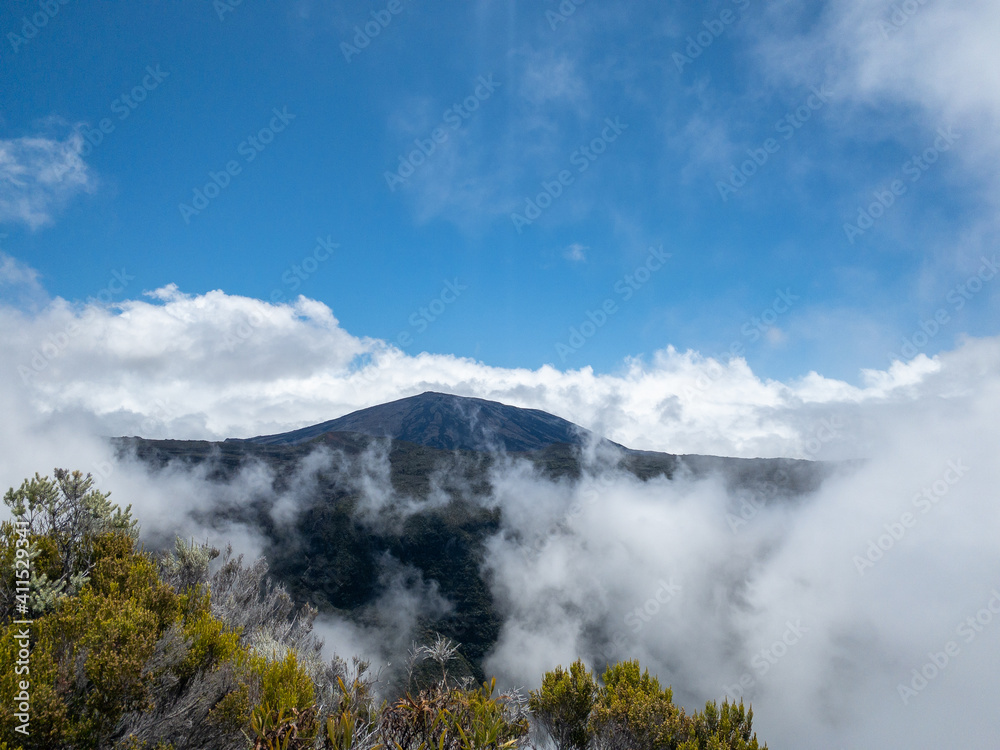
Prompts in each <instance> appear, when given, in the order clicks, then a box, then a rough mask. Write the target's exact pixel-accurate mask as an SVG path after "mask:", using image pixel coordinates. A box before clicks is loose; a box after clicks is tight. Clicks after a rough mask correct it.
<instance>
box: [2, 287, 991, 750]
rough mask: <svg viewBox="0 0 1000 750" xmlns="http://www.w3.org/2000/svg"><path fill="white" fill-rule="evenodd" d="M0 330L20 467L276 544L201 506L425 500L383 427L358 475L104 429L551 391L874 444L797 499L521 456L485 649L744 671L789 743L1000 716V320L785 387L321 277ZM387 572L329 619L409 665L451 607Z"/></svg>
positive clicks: (11, 316) (79, 308)
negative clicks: (395, 465)
mask: <svg viewBox="0 0 1000 750" xmlns="http://www.w3.org/2000/svg"><path fill="white" fill-rule="evenodd" d="M0 337H2V347H3V351H4V352H5V355H6V356H5V357H4V358H3V362H2V364H0V385H2V387H0V409H2V410H3V413H4V415H5V422H4V429H3V430H2V431H0V482H2V483H4V484H6V485H8V486H9V485H12V484H16V483H18V482H19V481H20V480H21V478H23V477H24V476H27V475H29V474H31V473H33V472H34V471H43V472H44V471H48V470H50V469H51V467H53V466H67V467H79V468H82V469H84V470H90V471H94V472H95V473H96V474H99V475H100V477H99V478H100V482H101V485H102V487H104V488H107V489H110V490H112V492H113V497H114V498H115V499H116V500H118V501H119V502H133V503H134V504H135V506H136V507H135V511H136V513H137V515H138V517H139V518H140V519H141V520H142V522H143V524H144V527H146V528H147V533H150V534H152V533H156V532H159V533H163V534H166V533H169V532H175V533H182V534H186V535H188V536H195V538H198V539H201V538H204V536H205V535H206V534H210V535H212V536H211V538H210V541H212V542H213V543H217V544H218V543H222V542H223V541H224V540H225V539H226V538H234V539H235V540H236V543H237V546H238V548H240V550H241V551H246V552H248V553H250V554H255V553H256V552H257V551H259V550H260V549H262V548H263V546H264V543H263V542H262V540H261V539H260V537H259V536H258V535H257V533H256V532H255V531H253V530H251V529H250V527H248V526H244V525H239V526H237V525H230V526H213V525H211V524H208V523H206V522H205V516H204V514H203V513H201V515H199V513H200V512H201V511H203V510H204V509H205V508H213V507H214V508H225V507H227V505H232V504H237V503H247V502H252V501H253V500H254V499H255V498H257V499H259V498H265V497H266V498H267V499H268V502H269V503H271V506H270V507H271V509H272V511H271V512H272V516H271V518H272V519H273V520H274V521H275V522H276V523H278V524H282V523H284V524H287V523H290V522H291V521H292V520H294V519H295V518H296V517H297V513H298V512H299V511H300V509H301V502H302V499H303V498H305V497H307V496H308V495H309V494H310V492H312V491H313V490H314V488H315V487H316V486H317V484H316V483H317V482H318V481H319V480H318V477H319V476H320V475H323V474H337V472H341V474H342V475H343V476H342V478H343V480H344V481H345V482H347V483H348V484H350V483H351V482H353V484H351V487H353V488H354V490H355V491H356V492H360V493H362V495H364V498H365V500H364V502H362V503H360V504H359V508H361V509H362V510H363V512H364V513H367V514H368V517H369V520H371V519H373V518H379V517H383V516H386V515H387V514H391V513H395V512H397V511H398V508H399V506H400V505H402V506H403V509H404V510H405V509H406V504H407V503H409V502H411V500H412V499H409V498H405V497H399V496H397V495H395V494H393V493H392V490H391V483H390V482H389V480H388V474H387V469H386V464H385V462H386V456H385V455H384V451H383V452H381V453H380V452H379V450H378V448H377V447H376V448H374V449H373V450H372V451H371V453H370V455H369V456H368V457H367V458H366V466H365V467H361V468H358V466H352V467H349V470H348V469H347V468H343V467H342V466H341V464H340V463H338V461H339V460H340V459H338V457H337V455H336V454H335V453H325V452H319V453H315V454H313V455H312V456H310V457H309V458H308V459H307V460H305V461H303V462H302V463H301V464H300V466H299V467H298V469H297V473H296V474H295V475H294V476H292V477H290V478H285V479H283V480H282V482H279V483H277V484H276V483H275V476H274V475H273V474H272V473H271V470H270V469H268V468H267V467H266V466H264V465H262V464H248V465H246V466H244V467H243V468H242V469H241V470H240V471H238V472H237V473H236V474H235V475H233V476H232V477H231V478H230V480H229V481H227V482H220V481H218V480H217V479H216V478H213V476H212V475H211V474H210V472H209V471H208V469H207V468H206V469H199V470H192V469H190V468H184V467H181V466H174V465H171V466H168V467H166V468H165V469H163V470H160V471H157V472H154V473H150V472H149V471H148V470H147V469H146V468H145V467H143V466H140V465H139V464H137V463H135V462H132V461H127V460H126V461H116V460H115V458H114V457H113V456H112V451H111V449H110V447H109V446H108V444H107V443H106V442H105V441H104V440H102V439H101V437H100V436H102V435H116V434H131V433H141V434H144V435H146V436H149V437H184V438H208V439H218V438H222V437H228V436H248V435H254V434H264V433H274V432H277V431H280V430H285V429H291V428H295V427H301V426H304V425H306V424H314V423H316V422H319V421H322V420H326V419H330V418H333V417H336V416H339V415H341V414H344V413H346V412H349V411H351V410H353V409H356V408H360V407H364V406H369V405H372V404H375V403H380V402H384V401H388V400H391V399H394V398H399V397H403V396H407V395H412V394H415V393H419V392H422V391H424V390H439V391H447V392H451V393H456V394H460V395H470V396H477V397H481V398H490V399H496V400H500V401H504V402H507V403H511V404H514V405H518V406H524V407H531V408H539V409H544V410H546V411H550V412H552V413H555V414H558V415H560V416H563V417H566V418H569V419H572V420H573V421H576V422H577V423H579V424H581V425H582V426H584V427H587V428H590V429H592V430H594V431H596V432H598V433H601V434H604V435H606V436H608V437H610V438H612V439H614V440H616V441H617V442H620V443H623V444H625V445H628V446H630V447H636V448H645V449H656V450H666V451H671V452H675V453H694V452H699V453H713V454H722V455H740V456H753V455H772V456H777V455H788V456H798V457H807V458H862V459H864V460H863V461H862V462H860V463H852V464H849V465H845V467H844V469H843V470H842V471H839V472H835V473H834V475H832V476H831V477H829V478H828V479H827V480H826V481H825V482H824V483H823V485H822V486H821V487H820V488H819V490H817V491H816V492H814V493H812V494H811V495H809V496H807V497H805V498H802V499H800V500H799V501H797V502H792V503H790V502H782V501H779V500H777V499H766V498H765V499H761V498H759V497H755V496H753V495H750V494H747V493H740V492H737V491H734V490H732V489H731V488H730V487H729V486H728V485H727V484H726V483H725V482H724V481H723V480H721V479H720V478H717V477H712V476H707V477H693V476H684V475H683V474H681V475H678V476H677V477H675V479H674V480H672V481H667V480H665V479H662V478H661V479H654V480H650V481H647V482H640V481H638V480H637V479H635V478H634V477H632V476H631V475H629V474H627V473H624V472H622V471H620V469H619V468H618V467H617V464H616V458H615V455H614V453H613V452H612V454H610V455H608V454H606V453H602V452H600V451H592V452H591V453H588V454H587V456H586V460H587V470H586V471H585V472H584V475H583V476H582V477H581V478H580V479H579V480H578V481H569V480H563V481H554V480H552V479H551V478H545V477H543V476H539V475H537V474H536V473H535V471H534V469H533V468H532V467H531V466H529V465H527V464H523V463H518V462H517V461H509V462H506V463H502V464H500V465H499V466H498V467H497V468H496V469H495V470H494V472H493V474H492V475H491V480H490V488H491V489H490V492H489V496H488V498H486V500H485V502H488V503H491V504H493V505H494V506H496V507H499V508H501V509H502V522H501V528H500V530H499V532H498V533H497V535H496V536H495V537H493V538H492V539H491V540H490V541H489V543H488V545H487V548H486V557H485V559H484V563H483V564H484V567H485V569H486V570H488V571H490V574H491V580H492V585H493V587H494V594H495V596H496V598H497V601H498V602H499V603H500V605H501V608H502V611H503V612H504V616H505V618H504V623H503V627H502V630H501V633H500V638H499V641H498V643H497V645H496V648H495V649H494V651H493V653H492V654H491V656H490V657H489V660H488V662H487V666H488V668H489V669H490V670H493V671H495V672H496V673H498V674H499V675H500V676H501V677H502V678H503V679H504V680H505V681H506V682H510V683H516V684H521V685H531V684H534V683H536V681H537V679H538V677H539V675H540V673H541V672H542V671H544V670H545V669H549V668H551V667H553V666H555V664H557V663H563V664H566V663H567V662H569V661H571V660H572V659H573V658H575V657H576V656H582V657H584V658H585V659H587V660H588V662H589V663H590V664H591V666H593V667H595V668H598V669H599V668H601V667H602V666H603V663H604V662H605V661H607V660H612V659H618V658H627V657H630V656H635V657H638V658H640V659H641V660H642V661H643V662H644V663H645V664H646V665H648V666H649V667H650V668H651V669H652V670H654V671H655V672H657V674H659V676H660V678H661V679H662V680H663V681H664V682H666V683H671V684H673V685H674V687H675V690H676V694H677V697H678V699H679V700H681V701H683V702H684V704H685V705H686V706H688V707H689V708H696V707H698V706H699V705H700V704H701V703H702V702H703V701H705V700H708V699H716V698H720V697H721V696H722V695H723V694H727V693H728V694H729V695H730V696H733V697H743V698H745V699H747V700H751V701H752V702H753V705H754V708H755V713H756V722H757V724H758V727H759V730H760V733H761V736H762V737H764V738H766V739H767V740H768V741H769V742H771V743H772V746H775V747H779V746H789V747H798V746H809V747H816V748H831V749H832V748H841V747H870V746H879V747H884V746H895V745H906V744H910V745H917V746H925V745H927V744H934V743H936V744H941V745H946V744H954V743H956V742H957V743H959V744H962V745H963V746H966V747H987V746H989V742H990V741H992V740H991V738H992V737H994V736H995V735H996V732H997V730H998V729H1000V727H998V726H997V725H996V723H995V718H992V717H994V713H993V712H992V708H991V706H990V704H989V701H990V699H991V696H992V694H993V692H994V691H993V690H992V685H993V681H994V676H995V674H996V671H997V668H998V667H1000V622H998V621H994V618H996V617H997V615H996V614H994V613H992V612H990V609H989V608H990V606H994V607H998V608H1000V599H997V600H994V598H993V596H994V594H993V591H994V590H996V589H998V588H1000V580H997V578H996V572H995V539H994V538H993V537H994V536H995V529H996V528H997V527H998V523H1000V505H998V503H997V497H996V487H998V486H1000V475H998V474H1000V469H998V468H997V463H996V461H995V456H994V455H993V454H994V453H995V444H996V432H997V430H996V424H997V417H998V415H1000V340H998V339H968V340H966V341H964V342H963V343H962V344H961V345H960V346H959V347H958V348H957V349H955V350H954V351H951V352H946V353H944V354H941V355H939V356H937V357H934V358H928V357H925V356H922V355H921V356H917V357H915V358H913V359H911V360H910V361H908V362H896V363H894V364H893V365H892V367H890V368H889V369H887V370H884V371H869V372H865V373H863V375H862V378H861V381H860V385H852V384H849V383H845V382H842V381H838V380H835V379H830V378H826V377H824V376H822V375H821V374H818V373H811V374H810V375H809V376H807V377H805V378H802V379H799V380H796V381H792V382H788V383H782V382H777V381H770V380H763V379H761V378H758V377H757V376H756V375H755V374H754V373H753V372H752V370H751V369H750V367H749V366H748V365H747V363H746V362H745V361H744V360H742V359H733V360H731V361H728V362H719V361H716V360H714V359H711V358H706V357H703V356H701V355H700V354H698V353H696V352H679V351H676V350H674V349H671V348H668V349H665V350H663V351H660V352H658V353H656V354H655V355H654V356H653V357H651V358H650V359H649V360H631V361H628V362H625V363H624V364H623V366H622V368H621V369H620V370H619V371H617V372H614V373H608V374H599V373H595V372H593V371H592V370H590V369H589V368H583V369H580V370H572V371H565V372H564V371H559V370H556V369H555V368H553V367H542V368H539V369H537V370H523V369H504V368H496V367H489V366H486V365H484V364H482V363H479V362H475V361H472V360H469V359H463V358H457V357H449V356H441V355H429V354H421V355H418V356H409V355H406V354H405V353H403V352H401V351H399V350H398V349H395V348H393V347H391V346H389V345H387V344H385V343H384V342H381V341H377V340H371V339H364V338H359V337H355V336H353V335H351V334H350V333H348V332H346V331H344V330H343V329H342V328H341V327H340V325H339V323H338V322H337V320H336V318H335V317H334V316H333V314H332V312H331V311H330V310H329V308H327V307H326V306H325V305H322V304H321V303H318V302H315V301H312V300H308V299H305V298H299V299H298V300H296V301H294V302H291V303H288V304H284V305H272V304H269V303H266V302H261V301H259V300H252V299H248V298H244V297H238V296H233V295H227V294H225V293H224V292H221V291H214V292H210V293H207V294H204V295H187V294H184V293H182V292H181V291H180V290H178V289H176V288H174V287H166V288H164V289H161V290H157V291H155V292H153V293H152V294H151V295H149V296H148V297H147V298H146V299H141V300H135V299H133V300H127V301H125V302H122V303H120V304H118V305H116V306H113V307H112V306H107V305H102V304H100V303H99V302H98V301H96V300H95V301H93V302H91V303H87V304H82V305H80V304H70V303H68V302H66V301H64V300H60V299H58V298H57V299H54V300H51V301H50V302H49V303H48V304H47V305H45V306H44V307H43V308H42V309H40V310H37V311H34V312H26V311H24V310H17V309H13V308H10V307H4V308H2V309H0ZM199 472H201V473H199ZM345 472H346V473H345ZM351 472H353V473H351ZM445 485H446V482H444V481H443V480H439V481H436V482H432V491H431V495H432V497H431V502H433V503H437V504H443V503H445V502H447V501H448V499H449V497H450V496H453V495H454V493H455V490H453V489H447V488H446V487H445ZM276 487H277V489H275V488H276ZM449 493H451V494H449ZM458 494H462V493H461V492H460V491H459V492H458ZM383 569H384V571H385V575H386V578H385V580H384V581H383V584H384V590H385V591H386V592H387V593H386V596H385V597H383V599H382V600H380V603H379V604H377V605H375V606H374V609H373V610H372V616H371V621H370V623H369V624H368V625H366V626H365V627H362V626H361V625H359V624H357V623H355V622H349V621H347V620H343V619H338V618H332V619H329V620H327V621H325V622H324V624H323V634H324V635H326V637H327V640H328V643H329V645H330V646H331V647H332V648H334V649H335V650H337V651H339V652H340V653H342V654H350V653H351V652H352V650H357V651H359V652H361V653H363V654H366V655H368V656H370V657H372V658H376V659H377V660H378V659H382V660H384V659H389V658H391V657H392V654H390V653H388V652H390V651H396V652H398V650H399V648H402V647H403V645H405V642H404V640H402V639H401V638H396V639H395V640H393V639H392V638H390V634H391V633H395V632H400V633H407V632H408V631H410V630H412V629H413V627H414V626H415V624H416V623H418V622H421V621H423V619H424V618H428V617H430V618H433V617H434V616H437V615H439V614H440V613H442V612H445V611H447V608H448V606H449V605H448V603H447V602H446V601H445V600H443V599H442V598H441V597H440V594H439V593H438V592H437V591H436V590H435V589H434V587H433V584H432V583H430V582H427V581H423V580H422V579H420V577H419V576H417V575H416V574H415V572H414V571H413V570H411V569H406V568H404V567H400V566H398V565H394V563H393V561H391V560H387V561H384V565H383ZM970 617H971V618H972V620H971V621H968V618H970ZM394 618H395V619H394ZM970 622H971V624H970ZM397 641H398V643H397ZM950 643H951V644H953V645H951V646H949V644H950ZM387 644H388V645H387ZM946 649H948V651H947V652H946ZM949 652H950V655H948V661H947V664H946V665H945V666H943V667H941V666H937V665H936V664H935V662H938V663H944V662H943V661H942V659H943V658H944V657H942V656H940V654H942V653H946V654H948V653H949ZM928 663H930V666H929V667H928V666H927V664H928ZM913 670H917V672H916V674H914V672H913ZM901 686H902V687H901ZM957 716H961V717H967V718H966V720H965V721H964V722H955V721H954V717H957Z"/></svg>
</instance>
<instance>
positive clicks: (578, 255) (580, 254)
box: [563, 242, 590, 263]
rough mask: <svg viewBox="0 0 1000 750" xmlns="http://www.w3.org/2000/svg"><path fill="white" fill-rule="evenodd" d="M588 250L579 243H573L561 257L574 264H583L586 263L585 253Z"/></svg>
mask: <svg viewBox="0 0 1000 750" xmlns="http://www.w3.org/2000/svg"><path fill="white" fill-rule="evenodd" d="M588 250H590V248H589V247H587V246H586V245H582V244H580V243H579V242H574V243H573V244H572V245H570V246H569V247H567V248H566V249H565V250H563V257H564V258H566V260H571V261H573V262H574V263H585V262H586V261H587V251H588Z"/></svg>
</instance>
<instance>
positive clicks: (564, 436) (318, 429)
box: [226, 391, 592, 453]
mask: <svg viewBox="0 0 1000 750" xmlns="http://www.w3.org/2000/svg"><path fill="white" fill-rule="evenodd" d="M333 432H354V433H360V434H362V435H368V436H369V437H377V438H386V437H387V438H392V439H393V440H405V441H406V442H408V443H415V444H417V445H423V446H426V447H428V448H437V449H438V450H449V451H451V450H467V451H495V450H498V449H503V450H505V451H507V452H515V453H522V452H525V451H535V450H541V449H542V448H547V447H549V446H550V445H556V444H559V443H566V444H569V445H581V444H582V443H584V442H585V441H586V440H587V439H588V437H590V436H591V435H592V433H590V432H589V431H588V430H585V429H584V428H582V427H580V426H579V425H575V424H573V423H572V422H569V421H567V420H565V419H562V418H560V417H556V416H554V415H552V414H549V413H547V412H544V411H539V410H538V409H521V408H518V407H516V406H508V405H507V404H501V403H500V402H498V401H487V400H485V399H481V398H468V397H463V396H453V395H451V394H448V393H435V392H434V391H427V392H425V393H421V394H420V395H419V396H410V397H409V398H401V399H399V400H398V401H390V402H389V403H387V404H379V405H378V406H371V407H369V408H367V409H361V410H360V411H355V412H351V413H350V414H347V415H346V416H343V417H338V418H337V419H331V420H330V421H328V422H322V423H321V424H316V425H312V426H311V427H303V428H302V429H300V430H293V431H292V432H284V433H281V434H279V435H261V436H259V437H253V438H248V439H246V440H245V441H243V442H248V443H255V444H257V445H300V444H302V443H308V442H309V441H311V440H315V439H316V438H318V437H321V436H323V435H326V434H328V433H333ZM226 442H236V441H235V440H233V439H230V440H227V441H226Z"/></svg>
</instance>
